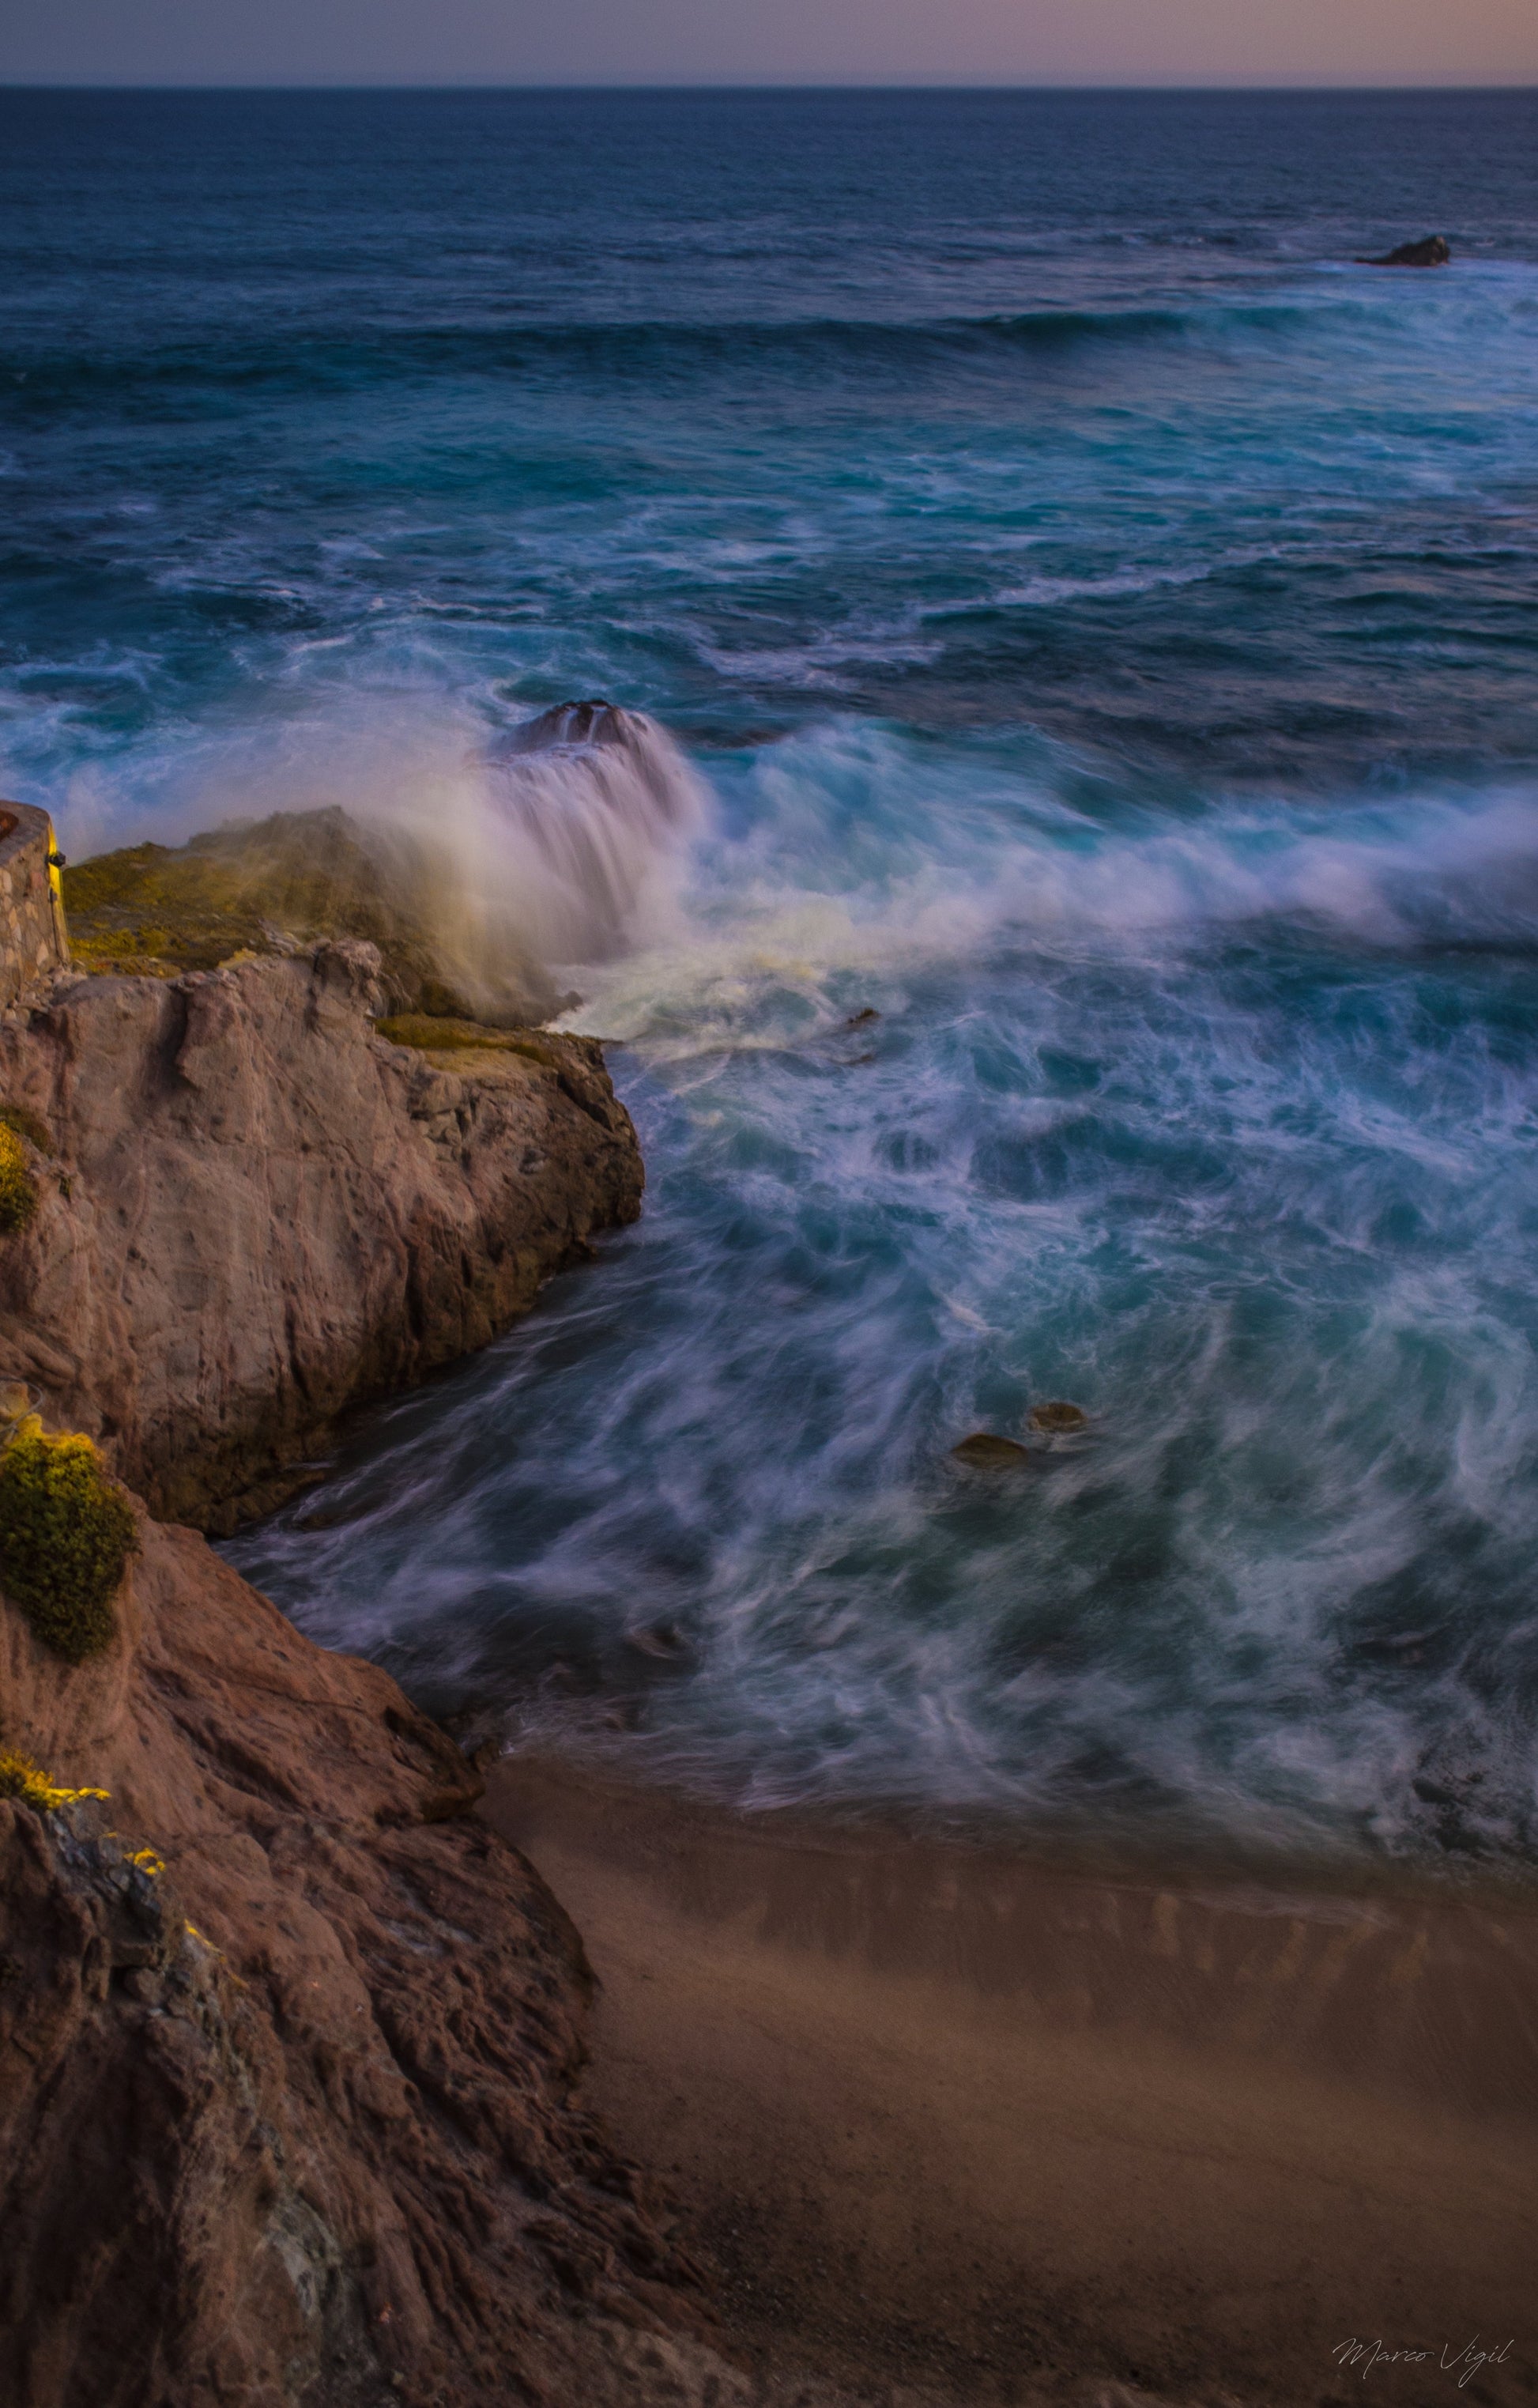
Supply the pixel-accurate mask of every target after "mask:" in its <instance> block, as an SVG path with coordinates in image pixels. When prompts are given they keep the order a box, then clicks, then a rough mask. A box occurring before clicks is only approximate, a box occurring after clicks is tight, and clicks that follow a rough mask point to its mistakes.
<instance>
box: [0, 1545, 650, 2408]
mask: <svg viewBox="0 0 1538 2408" xmlns="http://www.w3.org/2000/svg"><path fill="white" fill-rule="evenodd" d="M141 1537H142V1544H143V1552H142V1554H141V1555H140V1556H139V1557H138V1558H137V1560H136V1563H135V1570H134V1571H133V1574H132V1576H131V1580H130V1583H129V1586H128V1589H127V1591H126V1592H125V1593H124V1595H123V1597H122V1598H121V1600H120V1606H121V1612H120V1630H119V1636H118V1639H117V1641H115V1642H114V1645H113V1647H112V1648H111V1649H110V1651H109V1652H108V1654H107V1656H103V1657H101V1658H98V1659H97V1660H96V1661H94V1662H93V1663H92V1664H89V1665H85V1666H81V1667H76V1668H72V1667H69V1666H66V1665H64V1664H62V1663H60V1662H59V1661H58V1660H57V1659H56V1658H53V1657H50V1656H48V1655H47V1653H46V1651H44V1650H43V1649H42V1648H41V1647H40V1646H39V1644H38V1642H37V1641H36V1640H35V1639H34V1638H33V1636H32V1633H31V1631H30V1629H29V1628H28V1627H26V1625H25V1624H24V1623H23V1621H22V1619H21V1616H20V1615H19V1614H18V1613H16V1612H15V1611H14V1609H13V1608H11V1607H10V1606H9V1605H8V1604H7V1603H6V1602H5V1601H4V1600H0V1638H3V1641H4V1645H3V1648H0V1729H3V1731H4V1734H5V1737H6V1739H7V1742H9V1743H11V1744H18V1743H20V1744H22V1745H24V1746H25V1747H26V1748H27V1749H28V1751H29V1752H30V1753H32V1754H33V1755H34V1756H36V1757H37V1758H38V1760H39V1761H41V1762H44V1763H45V1764H46V1765H47V1768H48V1770H49V1771H50V1773H51V1774H52V1775H53V1776H54V1778H55V1780H57V1781H60V1782H67V1783H69V1784H70V1785H75V1786H86V1785H91V1786H100V1787H102V1788H106V1789H107V1790H109V1791H110V1793H111V1795H110V1799H109V1801H108V1803H107V1804H106V1805H105V1806H101V1807H96V1806H92V1805H89V1804H87V1805H83V1806H73V1807H68V1808H65V1809H64V1810H63V1811H61V1812H58V1813H39V1812H38V1811H36V1810H35V1809H34V1808H32V1807H30V1806H26V1805H22V1804H20V1803H18V1802H16V1801H14V1800H6V1799H0V2230H3V2231H4V2233H5V2236H6V2238H5V2247H4V2251H3V2252H0V2399H4V2400H5V2401H7V2402H9V2401H15V2402H16V2403H18V2408H21V2403H25V2408H87V2403H89V2408H213V2403H215V2402H238V2403H240V2404H241V2408H280V2403H281V2408H333V2403H335V2408H351V2403H363V2402H367V2403H370V2408H376V2403H382V2402H384V2401H393V2400H399V2401H406V2402H417V2403H421V2408H426V2403H428V2402H433V2403H437V2404H438V2408H493V2403H495V2408H505V2403H506V2402H509V2401H520V2400H544V2401H551V2402H566V2401H571V2402H574V2403H575V2402H577V2401H599V2400H601V2399H605V2398H607V2397H608V2396H609V2391H610V2381H611V2378H615V2379H619V2368H620V2363H621V2360H622V2358H623V2352H619V2354H618V2355H617V2353H616V2350H615V2347H614V2345H613V2342H612V2339H610V2338H605V2336H606V2335H608V2336H611V2335H612V2334H613V2333H614V2331H615V2330H616V2329H617V2326H618V2327H623V2328H625V2329H630V2330H632V2331H634V2330H636V2329H644V2328H646V2327H647V2326H648V2325H650V2324H652V2323H653V2322H654V2317H653V2314H652V2308H653V2305H664V2306H665V2307H666V2309H667V2315H668V2318H669V2320H670V2321H671V2322H672V2323H674V2324H675V2325H676V2323H677V2319H678V2313H679V2311H678V2306H677V2300H678V2293H677V2291H676V2280H677V2277H678V2275H679V2274H680V2272H686V2271H687V2270H683V2269H680V2267H679V2266H678V2265H677V2264H676V2262H674V2260H673V2259H672V2257H671V2256H670V2252H669V2246H668V2243H667V2242H666V2240H665V2238H664V2237H663V2233H662V2229H660V2227H659V2223H658V2221H657V2218H656V2216H655V2214H654V2213H653V2211H652V2208H651V2205H650V2203H649V2201H648V2195H647V2191H646V2186H645V2185H644V2183H643V2181H642V2179H641V2178H640V2176H639V2175H638V2173H637V2171H636V2170H635V2169H634V2168H633V2167H630V2166H627V2165H625V2164H622V2163H619V2162H618V2161H617V2160H616V2158H615V2157H614V2156H613V2154H612V2152H611V2151H610V2150H609V2149H608V2148H607V2147H606V2145H605V2143H604V2141H603V2138H602V2136H601V2134H600V2133H599V2131H598V2130H597V2128H595V2127H594V2126H593V2125H592V2123H591V2121H590V2120H589V2118H588V2117H587V2116H586V2115H585V2114H583V2113H582V2111H581V2110H580V2107H579V2106H577V2105H576V2104H574V2103H573V2101H572V2100H571V2097H570V2090H571V2085H572V2082H573V2079H574V2076H575V2074H576V2071H577V2066H578V2063H579V2060H580V2055H581V2043H580V2017H581V2012H582V2007H583V2002H584V1997H585V1991H586V1988H587V1982H588V1976H587V1971H586V1967H585V1964H584V1960H583V1957H582V1950H581V1945H580V1942H579V1941H578V1940H577V1935H576V1933H575V1931H574V1930H573V1928H572V1927H571V1925H570V1924H569V1923H568V1921H567V1920H566V1918H565V1916H564V1915H563V1913H562V1911H561V1909H560V1908H559V1907H558V1906H557V1905H556V1903H555V1901H554V1899H552V1898H551V1897H550V1896H549V1894H548V1891H547V1890H546V1889H545V1887H544V1885H542V1883H541V1882H540V1881H539V1879H538V1877H537V1875H536V1874H534V1871H532V1869H531V1868H530V1867H529V1866H528V1865H527V1864H526V1863H525V1861H524V1860H523V1859H522V1857H520V1856H519V1855H518V1854H517V1853H516V1851H514V1850H513V1849H512V1848H511V1847H509V1846H508V1845H507V1844H506V1842H504V1841H502V1840H501V1839H500V1838H499V1837H498V1836H497V1834H496V1833H495V1832H494V1831H492V1830H491V1828H489V1827H488V1826H487V1825H485V1824H483V1823H482V1822H480V1821H479V1820H478V1819H477V1818H467V1816H466V1813H465V1810H466V1809H467V1808H468V1807H470V1806H471V1805H472V1804H473V1802H474V1800H475V1798H476V1797H477V1793H478V1789H479V1781H478V1777H477V1775H476V1774H475V1772H474V1771H473V1770H472V1769H471V1767H470V1766H469V1765H468V1764H467V1763H466V1762H465V1760H464V1759H463V1756H461V1755H460V1753H459V1751H458V1750H457V1749H456V1748H455V1747H454V1746H453V1745H452V1744H451V1742H449V1741H448V1740H447V1739H446V1738H445V1737H444V1736H443V1734H442V1733H441V1732H439V1731H438V1730H437V1728H436V1727H435V1726H434V1725H433V1724H431V1723H429V1722H426V1721H425V1720H424V1719H423V1718H422V1717H421V1716H420V1715H419V1714H418V1713H415V1712H414V1711H413V1709H412V1708H411V1707H410V1706H409V1705H408V1703H407V1702H406V1699H405V1698H404V1697H403V1696H402V1695H401V1693H400V1691H399V1690H398V1689H397V1688H396V1687H395V1685H394V1684H393V1683H392V1681H391V1680H389V1679H388V1677H387V1676H386V1675H385V1674H384V1673H382V1672H380V1671H377V1670H375V1669H374V1668H373V1667H371V1666H368V1665H365V1664H363V1663H360V1662H358V1661H357V1660H356V1659H354V1658H351V1657H348V1656H331V1655H328V1654H326V1653H325V1652H323V1651H322V1650H321V1649H320V1648H317V1647H315V1646H314V1645H312V1644H311V1643H310V1641H307V1640H306V1639H304V1638H302V1637H301V1636H300V1634H299V1633H298V1632H297V1631H295V1630H294V1629H293V1628H292V1626H291V1625H290V1624H288V1623H287V1622H286V1621H285V1620H284V1619H283V1617H282V1616H281V1615H280V1614H279V1613H278V1612H277V1610H276V1609H275V1608H274V1607H272V1606H270V1605H269V1604H268V1603H267V1602H266V1600H265V1599H264V1598H261V1597H259V1596H258V1595H257V1593H256V1592H255V1591H254V1590H252V1589H250V1588H249V1587H248V1586H247V1585H246V1584H245V1583H244V1582H243V1581H241V1580H240V1579H239V1578H238V1577H237V1575H236V1574H235V1572H233V1571H232V1570H230V1569H229V1567H228V1566H226V1565H225V1564H223V1563H221V1561H220V1560H219V1558H218V1557H217V1556H215V1555H213V1554H212V1553H211V1551H210V1550H209V1549H208V1547H207V1546H206V1543H205V1542H204V1541H203V1540H202V1539H200V1538H199V1537H197V1536H196V1535H195V1534H194V1533H193V1532H192V1531H190V1530H185V1529H174V1528H165V1527H161V1526H159V1525H157V1524H155V1523H152V1522H150V1521H149V1520H148V1518H146V1519H145V1520H144V1521H143V1523H142V1525H141ZM145 1845H148V1846H149V1847H150V1849H152V1851H153V1852H154V1855H153V1856H152V1857H151V1858H150V1859H149V1860H147V1861H146V1862H144V1863H135V1861H134V1858H135V1856H137V1855H138V1853H139V1851H140V1849H141V1848H142V1847H144V1846H145ZM156 1863H159V1864H160V1865H161V1866H162V1867H163V1870H160V1871H156V1870H155V1869H154V1867H155V1865H156ZM614 2396H616V2397H620V2396H624V2397H631V2398H638V2397H639V2396H640V2392H639V2391H638V2390H632V2389H631V2388H630V2386H629V2385H628V2383H625V2382H624V2381H623V2380H622V2379H620V2387H619V2391H617V2392H616V2393H615V2395H614Z"/></svg>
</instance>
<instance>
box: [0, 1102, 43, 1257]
mask: <svg viewBox="0 0 1538 2408" xmlns="http://www.w3.org/2000/svg"><path fill="white" fill-rule="evenodd" d="M36 1210H37V1189H36V1184H35V1183H34V1181H33V1176H32V1173H31V1171H30V1170H29V1169H28V1168H27V1156H26V1149H25V1147H24V1146H23V1145H22V1143H21V1139H20V1138H19V1137H18V1136H17V1134H16V1132H15V1130H14V1129H11V1128H7V1126H6V1125H5V1123H4V1122H3V1121H0V1237H7V1238H13V1237H15V1235H16V1234H17V1232H18V1230H20V1229H24V1228H25V1227H26V1226H27V1223H28V1222H29V1221H30V1220H31V1219H32V1216H33V1214H34V1213H35V1212H36Z"/></svg>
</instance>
